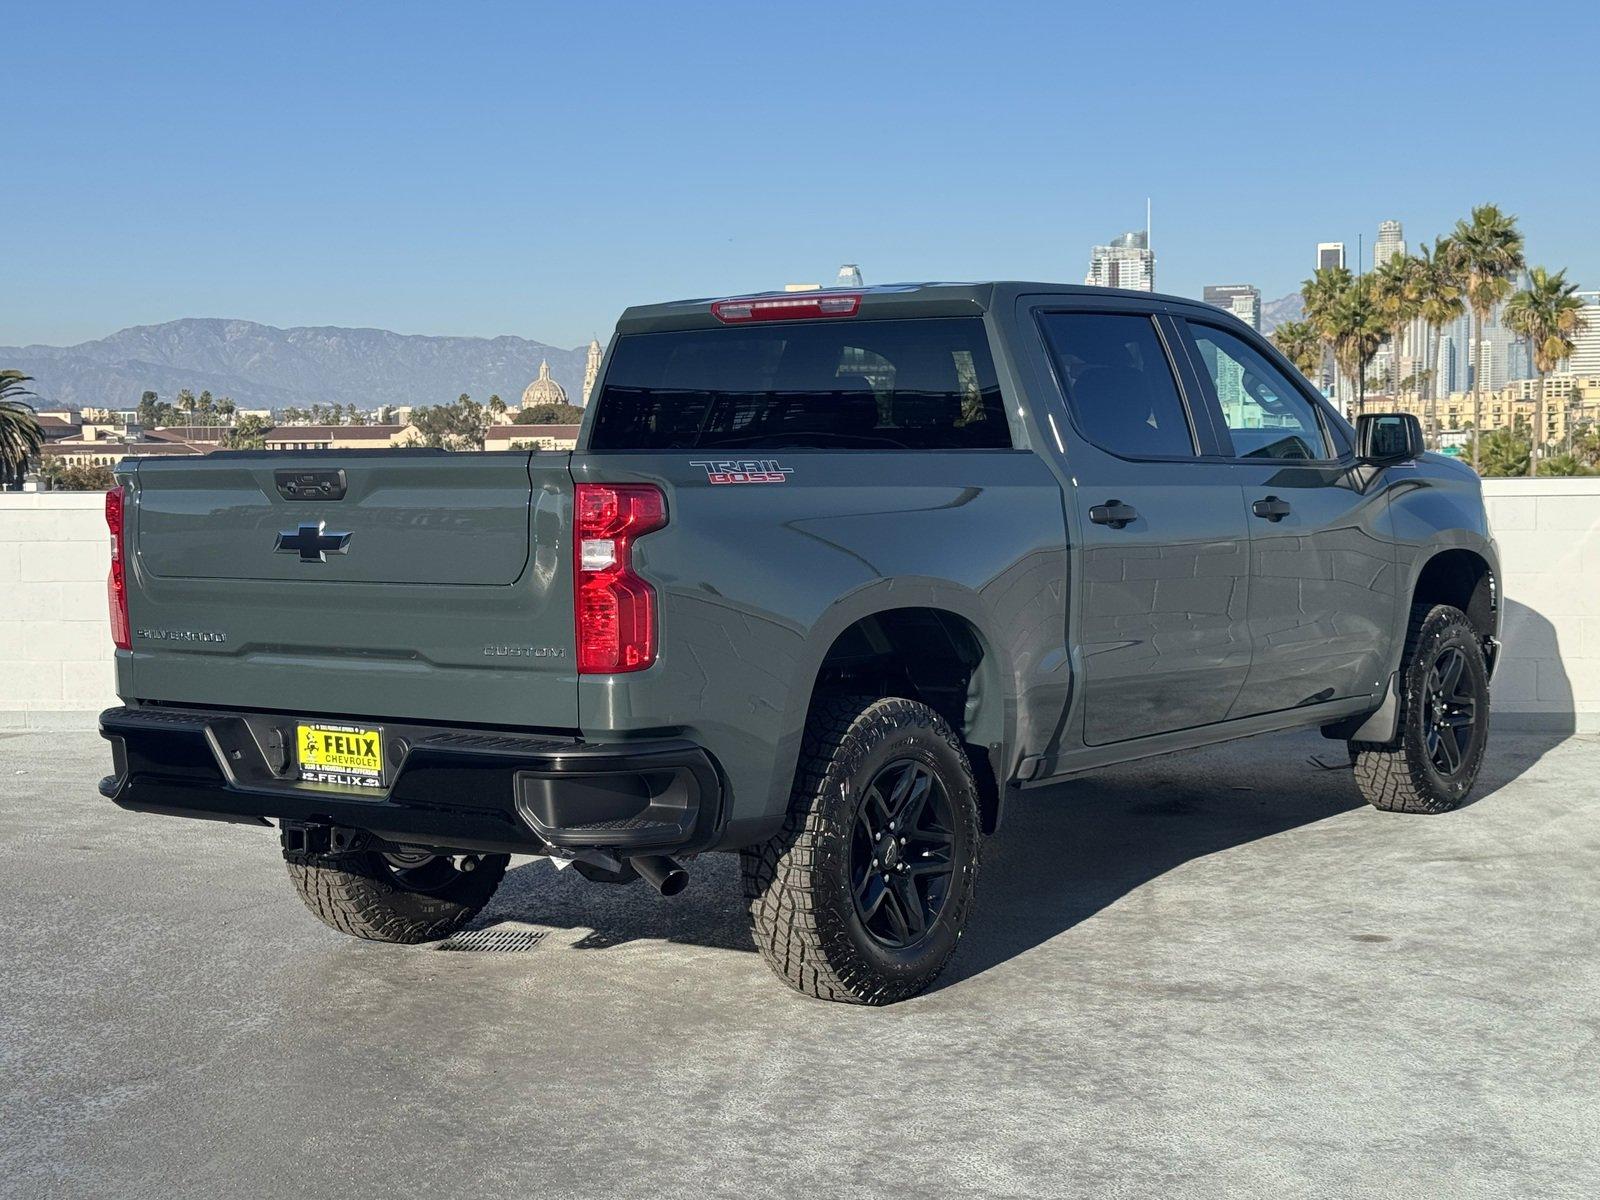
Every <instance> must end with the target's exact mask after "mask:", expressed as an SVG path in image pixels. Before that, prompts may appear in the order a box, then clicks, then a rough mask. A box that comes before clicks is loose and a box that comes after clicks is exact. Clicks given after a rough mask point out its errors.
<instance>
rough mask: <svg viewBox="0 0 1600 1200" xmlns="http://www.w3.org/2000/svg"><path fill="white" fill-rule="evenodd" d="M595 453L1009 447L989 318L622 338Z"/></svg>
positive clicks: (609, 371) (598, 418) (605, 391)
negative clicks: (991, 354) (992, 355)
mask: <svg viewBox="0 0 1600 1200" xmlns="http://www.w3.org/2000/svg"><path fill="white" fill-rule="evenodd" d="M596 403H597V404H598V405H599V411H598V412H597V413H596V414H595V421H594V428H593V430H592V432H591V434H590V438H589V445H590V448H591V449H594V450H694V449H707V448H711V447H726V448H728V449H741V450H780V449H784V448H790V447H815V448H818V449H827V450H952V449H954V450H963V449H967V450H975V449H986V448H996V447H1009V446H1010V445H1011V431H1010V429H1009V427H1008V426H1007V424H1006V415H1005V408H1004V406H1003V405H1002V403H1001V400H1000V386H999V384H998V383H997V382H996V380H995V373H994V362H993V360H992V359H991V358H990V357H989V343H988V339H987V337H986V336H985V334H984V329H983V322H982V321H980V320H978V319H977V318H968V317H950V318H937V319H923V320H917V321H859V320H848V319H839V320H834V321H816V322H809V323H796V324H784V325H747V326H730V327H728V328H723V329H697V330H686V331H683V332H675V333H641V334H629V335H627V336H625V337H622V338H620V339H618V341H617V347H616V349H615V350H614V351H613V352H612V356H611V363H610V365H609V366H608V367H607V368H606V377H605V382H604V385H603V386H602V388H601V390H600V395H599V398H598V399H597V400H596Z"/></svg>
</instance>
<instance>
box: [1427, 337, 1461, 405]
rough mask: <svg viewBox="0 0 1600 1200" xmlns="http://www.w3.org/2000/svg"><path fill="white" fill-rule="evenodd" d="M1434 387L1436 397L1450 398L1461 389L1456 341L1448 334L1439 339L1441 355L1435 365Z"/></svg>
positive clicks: (1432, 389)
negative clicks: (1457, 370) (1457, 373)
mask: <svg viewBox="0 0 1600 1200" xmlns="http://www.w3.org/2000/svg"><path fill="white" fill-rule="evenodd" d="M1433 372H1434V373H1433V386H1432V388H1431V389H1430V390H1431V391H1432V392H1433V394H1434V395H1436V396H1448V395H1449V394H1450V393H1451V392H1454V391H1457V390H1459V389H1460V387H1461V381H1460V379H1459V378H1458V377H1457V375H1456V340H1455V338H1453V337H1451V336H1450V335H1449V334H1448V333H1446V334H1443V335H1442V336H1441V337H1440V338H1439V355H1438V358H1437V359H1435V360H1434V364H1433Z"/></svg>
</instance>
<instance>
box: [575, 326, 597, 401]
mask: <svg viewBox="0 0 1600 1200" xmlns="http://www.w3.org/2000/svg"><path fill="white" fill-rule="evenodd" d="M599 378H600V339H599V338H591V339H590V340H589V356H588V357H587V358H586V359H584V363H583V395H581V396H579V397H578V403H580V404H588V403H589V397H590V396H592V395H594V385H595V380H597V379H599Z"/></svg>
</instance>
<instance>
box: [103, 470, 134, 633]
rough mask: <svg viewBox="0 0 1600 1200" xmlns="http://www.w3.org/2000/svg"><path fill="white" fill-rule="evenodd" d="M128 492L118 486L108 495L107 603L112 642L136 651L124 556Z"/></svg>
mask: <svg viewBox="0 0 1600 1200" xmlns="http://www.w3.org/2000/svg"><path fill="white" fill-rule="evenodd" d="M126 503H127V490H126V489H125V488H120V487H114V488H112V489H111V490H110V491H108V492H107V493H106V527H107V528H108V529H110V530H111V573H110V574H109V575H108V576H107V577H106V604H107V607H108V608H109V609H110V612H111V640H112V641H113V642H115V643H116V644H117V649H118V650H131V649H133V636H132V634H131V632H130V630H129V626H128V577H127V573H126V567H125V565H124V557H123V545H124V543H123V536H122V532H123V520H124V515H125V506H126Z"/></svg>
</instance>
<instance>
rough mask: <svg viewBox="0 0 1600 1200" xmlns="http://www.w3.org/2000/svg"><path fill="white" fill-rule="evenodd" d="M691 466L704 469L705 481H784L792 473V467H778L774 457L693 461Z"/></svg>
mask: <svg viewBox="0 0 1600 1200" xmlns="http://www.w3.org/2000/svg"><path fill="white" fill-rule="evenodd" d="M689 465H690V466H691V467H704V468H705V469H706V482H707V483H784V482H786V481H787V478H788V476H790V475H792V474H794V468H793V467H780V466H779V465H778V462H777V460H776V459H771V458H762V459H749V458H746V459H727V460H724V459H716V460H713V461H711V462H702V461H694V462H690V464H689Z"/></svg>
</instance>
